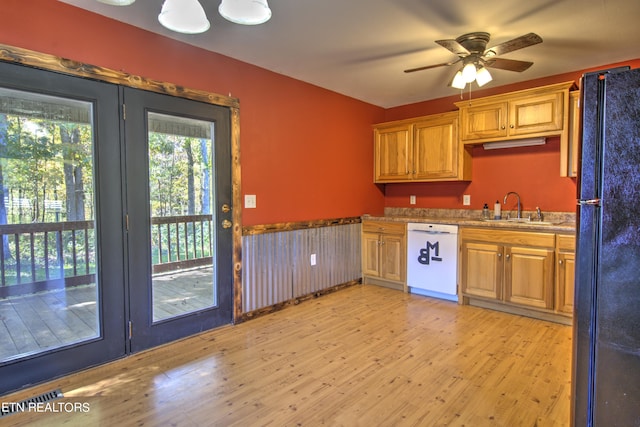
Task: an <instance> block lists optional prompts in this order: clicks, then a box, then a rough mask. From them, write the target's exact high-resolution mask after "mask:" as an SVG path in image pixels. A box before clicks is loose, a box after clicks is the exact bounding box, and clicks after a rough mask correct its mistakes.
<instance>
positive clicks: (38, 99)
mask: <svg viewBox="0 0 640 427" xmlns="http://www.w3.org/2000/svg"><path fill="white" fill-rule="evenodd" d="M230 146H231V144H230V112H229V110H228V109H226V108H224V107H218V106H213V105H210V104H206V103H201V102H197V101H191V100H187V99H183V98H176V97H170V96H167V95H160V94H155V93H150V92H145V91H141V90H135V89H130V88H123V87H121V86H118V85H113V84H109V83H101V82H96V81H91V80H86V79H81V78H77V77H71V76H65V75H61V74H57V73H52V72H48V71H42V70H36V69H31V68H26V67H23V66H19V65H14V64H7V63H2V62H0V378H1V379H2V380H1V381H0V395H2V394H3V393H5V392H8V391H11V390H15V389H18V388H21V387H23V386H25V385H28V384H32V383H36V382H41V381H45V380H48V379H51V378H54V377H57V376H61V375H64V374H67V373H70V372H73V371H76V370H79V369H82V368H86V367H89V366H93V365H97V364H101V363H104V362H106V361H109V360H113V359H116V358H118V357H123V356H125V355H126V354H127V353H130V352H136V351H139V350H142V349H145V348H149V347H152V346H155V345H158V344H161V343H165V342H168V341H172V340H175V339H178V338H181V337H184V336H187V335H190V334H193V333H197V332H199V331H202V330H206V329H211V328H213V327H216V326H219V325H222V324H227V323H230V322H231V321H232V300H233V297H232V293H233V285H232V278H233V271H232V229H231V228H230V225H231V212H230V211H231V197H232V196H231V171H230V169H231V152H230V150H231V149H230Z"/></svg>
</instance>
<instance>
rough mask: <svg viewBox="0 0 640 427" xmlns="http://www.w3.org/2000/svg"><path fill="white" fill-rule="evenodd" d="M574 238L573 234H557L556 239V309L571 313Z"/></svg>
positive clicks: (559, 311) (567, 313)
mask: <svg viewBox="0 0 640 427" xmlns="http://www.w3.org/2000/svg"><path fill="white" fill-rule="evenodd" d="M575 250H576V239H575V236H573V235H562V234H559V235H558V237H557V239H556V298H555V299H556V301H555V305H556V307H555V308H556V311H557V312H558V313H560V314H566V315H570V316H571V315H573V297H574V286H575V267H576V264H575V258H576V257H575Z"/></svg>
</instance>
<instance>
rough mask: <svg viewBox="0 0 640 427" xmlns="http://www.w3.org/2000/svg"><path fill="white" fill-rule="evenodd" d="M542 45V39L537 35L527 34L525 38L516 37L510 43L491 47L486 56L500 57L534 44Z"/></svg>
mask: <svg viewBox="0 0 640 427" xmlns="http://www.w3.org/2000/svg"><path fill="white" fill-rule="evenodd" d="M538 43H542V37H540V36H539V35H537V34H535V33H529V34H525V35H524V36H520V37H516V38H515V39H513V40H509V41H508V42H504V43H501V44H499V45H496V46H493V47H490V48H489V49H487V50H485V51H484V55H485V56H498V55H503V54H505V53H508V52H513V51H514V50H518V49H522V48H524V47H528V46H533V45H534V44H538Z"/></svg>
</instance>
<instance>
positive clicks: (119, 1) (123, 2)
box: [98, 0, 136, 6]
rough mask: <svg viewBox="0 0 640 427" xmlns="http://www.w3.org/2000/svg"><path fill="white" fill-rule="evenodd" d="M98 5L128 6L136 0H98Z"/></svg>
mask: <svg viewBox="0 0 640 427" xmlns="http://www.w3.org/2000/svg"><path fill="white" fill-rule="evenodd" d="M98 1H99V2H100V3H104V4H110V5H111V6H129V5H130V4H133V2H135V1H136V0H98Z"/></svg>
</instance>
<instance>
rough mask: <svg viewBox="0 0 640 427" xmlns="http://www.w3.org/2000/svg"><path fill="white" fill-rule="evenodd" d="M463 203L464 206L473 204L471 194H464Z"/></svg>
mask: <svg viewBox="0 0 640 427" xmlns="http://www.w3.org/2000/svg"><path fill="white" fill-rule="evenodd" d="M462 204H463V205H464V206H469V205H470V204H471V195H470V194H465V195H463V196H462Z"/></svg>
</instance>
